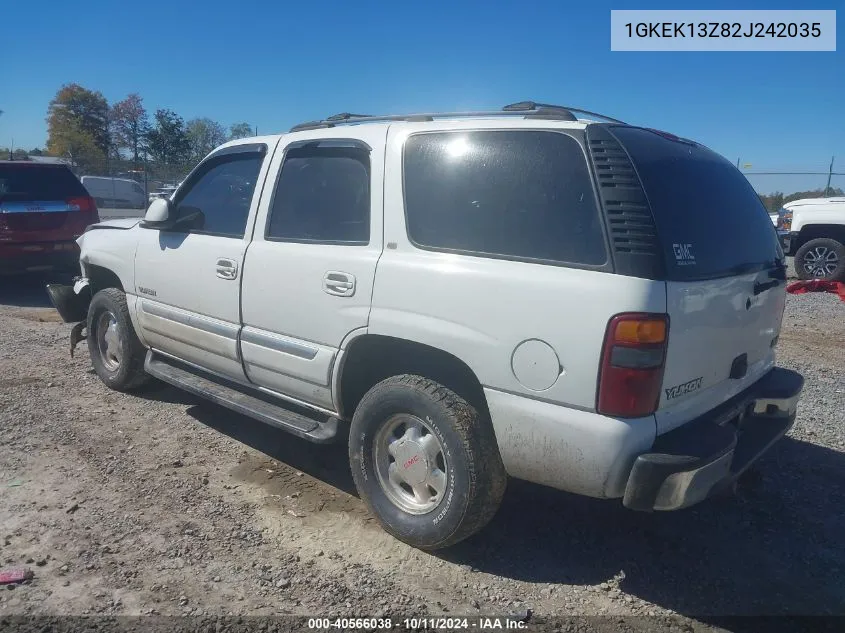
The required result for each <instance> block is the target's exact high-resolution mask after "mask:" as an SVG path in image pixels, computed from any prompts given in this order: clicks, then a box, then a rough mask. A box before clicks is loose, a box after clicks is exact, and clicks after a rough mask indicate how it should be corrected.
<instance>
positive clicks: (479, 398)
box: [335, 332, 490, 420]
mask: <svg viewBox="0 0 845 633" xmlns="http://www.w3.org/2000/svg"><path fill="white" fill-rule="evenodd" d="M335 371H336V377H335V398H336V406H337V408H338V411H339V413H340V414H341V416H342V417H343V418H345V419H351V417H352V414H353V413H354V412H355V408H356V407H357V406H358V403H359V402H360V401H361V398H363V396H364V394H365V393H367V391H369V390H370V389H371V388H372V387H373V386H374V385H376V384H377V383H379V382H381V381H382V380H384V379H385V378H389V377H390V376H396V375H400V374H415V375H420V376H423V377H425V378H429V379H431V380H434V381H436V382H439V383H440V384H442V385H444V386H445V387H448V388H449V389H451V390H452V391H454V392H455V393H457V394H459V395H461V396H463V397H464V398H466V400H467V401H468V402H469V403H470V404H472V405H473V406H474V407H475V408H476V409H477V410H478V412H479V414H481V416H482V417H483V418H485V419H487V420H489V416H490V412H489V410H488V408H487V399H486V397H485V395H484V389H483V387H482V384H481V382H480V381H479V379H478V377H477V375H476V373H475V372H474V371H473V370H472V368H470V366H469V365H468V364H467V363H466V362H464V361H463V360H461V359H460V358H459V357H458V356H456V355H454V354H452V353H451V352H448V351H446V350H443V349H440V348H437V347H433V346H431V345H426V344H424V343H419V342H417V341H412V340H408V339H402V338H397V337H392V336H386V335H383V334H370V333H367V332H362V333H359V334H358V335H357V336H354V337H353V338H352V339H351V340H349V341H348V342H347V343H346V345H345V348H344V349H343V351H342V353H341V354H340V356H339V357H338V360H337V362H336V367H335Z"/></svg>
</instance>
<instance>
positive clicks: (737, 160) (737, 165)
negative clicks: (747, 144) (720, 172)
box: [736, 158, 739, 169]
mask: <svg viewBox="0 0 845 633" xmlns="http://www.w3.org/2000/svg"><path fill="white" fill-rule="evenodd" d="M736 168H737V169H739V158H737V159H736Z"/></svg>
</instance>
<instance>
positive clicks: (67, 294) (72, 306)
mask: <svg viewBox="0 0 845 633" xmlns="http://www.w3.org/2000/svg"><path fill="white" fill-rule="evenodd" d="M47 296H49V297H50V302H51V303H52V304H53V307H54V308H56V311H57V312H58V313H59V316H60V317H62V320H63V321H64V322H65V323H75V324H76V325H74V326H73V329H72V330H71V332H70V355H71V356H73V351H74V349H76V345H77V344H78V343H79V341H81V340H83V339H85V338H86V336H85V334H84V333H83V330H84V329H85V323H86V320H87V318H88V306H89V304H90V303H91V285H90V282H89V280H88V279H87V278H85V277H76V278H74V283H73V285H72V286H68V285H65V284H47Z"/></svg>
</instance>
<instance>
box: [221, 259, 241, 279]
mask: <svg viewBox="0 0 845 633" xmlns="http://www.w3.org/2000/svg"><path fill="white" fill-rule="evenodd" d="M217 276H218V277H220V279H235V278H236V277H237V276H238V262H236V261H235V260H234V259H229V258H228V257H220V258H219V259H218V260H217Z"/></svg>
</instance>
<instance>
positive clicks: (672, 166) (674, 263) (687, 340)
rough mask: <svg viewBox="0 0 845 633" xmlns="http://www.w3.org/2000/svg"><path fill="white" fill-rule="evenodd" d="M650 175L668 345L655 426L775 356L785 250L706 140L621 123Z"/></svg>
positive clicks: (723, 391)
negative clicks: (700, 142)
mask: <svg viewBox="0 0 845 633" xmlns="http://www.w3.org/2000/svg"><path fill="white" fill-rule="evenodd" d="M613 134H614V135H616V136H617V138H618V139H619V140H620V141H621V143H622V144H623V145H624V147H625V149H626V150H627V152H628V154H629V156H630V157H631V159H632V162H633V164H634V167H635V168H636V170H637V173H638V175H639V177H640V180H641V182H642V184H643V188H644V190H645V193H646V196H647V198H648V203H649V206H650V207H651V211H652V214H653V217H654V222H655V227H656V230H657V234H658V238H659V241H660V244H661V249H662V251H663V256H664V260H665V263H666V299H667V312H668V314H669V323H670V325H669V341H668V342H669V344H668V349H667V352H666V364H665V372H664V378H663V389H662V390H661V395H660V402H659V405H658V410H657V412H656V414H655V417H656V419H657V425H658V431H659V432H661V433H662V432H665V431H668V430H671V429H673V428H675V427H677V426H679V425H681V424H683V423H684V422H687V421H689V420H690V419H692V418H694V417H697V416H698V415H701V414H703V413H706V412H707V411H709V410H710V409H712V408H714V407H715V406H716V405H718V404H721V403H722V402H724V401H725V400H728V399H729V398H731V397H732V396H734V395H736V394H738V393H739V392H741V391H743V390H744V389H746V388H747V387H749V386H750V385H751V384H753V383H754V382H755V381H757V380H758V379H759V378H760V377H761V376H762V375H763V374H765V373H766V372H767V371H768V370H769V369H770V368H771V367H772V366H773V365H774V346H775V343H776V342H777V337H778V334H779V332H780V327H781V320H782V317H783V309H784V305H785V301H786V291H785V279H786V277H785V268H784V267H783V264H784V262H783V253H782V251H781V250H780V247H779V245H778V241H777V236H776V233H775V230H774V227H773V226H772V222H771V220H770V218H769V217H768V214H767V212H766V210H765V208H764V207H763V205H762V203H761V202H760V199H759V197H758V196H757V194H756V192H755V191H754V190H753V188H752V187H751V185H750V184H749V183H748V181H747V180H746V178H745V177H744V176H743V175H742V174H741V173H740V172H739V171H738V170H737V169H736V168H735V167H734V166H733V165H732V164H731V163H729V162H728V161H727V160H725V159H724V158H722V157H721V156H719V155H718V154H716V153H714V152H712V151H710V150H708V149H707V148H705V147H703V146H701V145H698V144H696V143H693V142H691V141H686V140H684V139H679V138H677V137H673V136H672V135H666V134H663V133H658V132H655V131H651V130H644V129H640V128H621V127H620V128H614V129H613Z"/></svg>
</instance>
